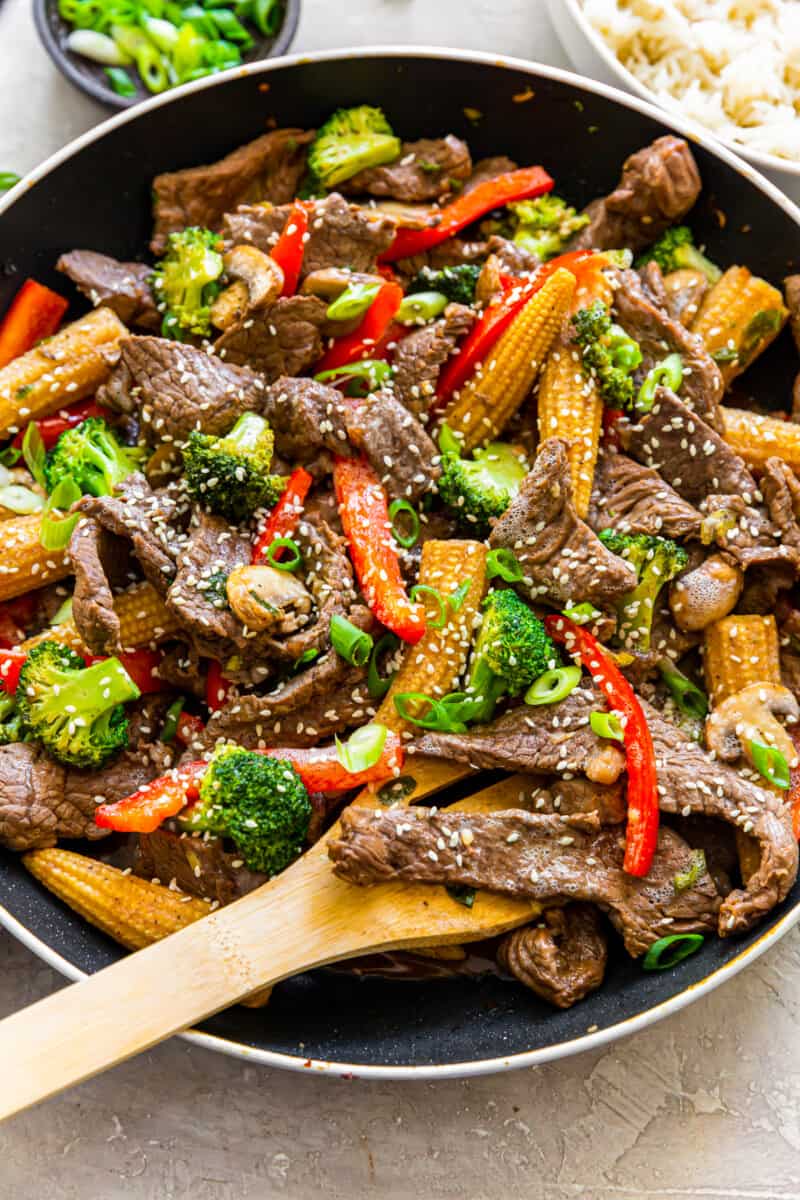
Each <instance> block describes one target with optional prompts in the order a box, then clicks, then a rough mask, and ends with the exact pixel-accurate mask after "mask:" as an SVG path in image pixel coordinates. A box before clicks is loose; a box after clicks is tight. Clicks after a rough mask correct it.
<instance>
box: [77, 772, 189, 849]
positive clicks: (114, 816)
mask: <svg viewBox="0 0 800 1200" xmlns="http://www.w3.org/2000/svg"><path fill="white" fill-rule="evenodd" d="M207 766H208V763H206V762H193V763H187V764H186V765H185V766H183V767H179V768H178V769H177V770H174V771H170V772H169V773H168V774H167V775H161V776H160V777H159V778H158V779H153V780H151V782H150V783H146V784H145V785H144V786H143V787H140V788H139V789H138V791H135V792H133V794H132V795H130V796H126V797H125V799H124V800H117V801H116V803H114V804H101V805H100V806H99V807H98V808H96V809H95V813H94V820H95V824H96V825H99V826H100V828H101V829H115V830H116V831H117V832H118V833H152V832H153V831H154V830H156V829H158V827H159V825H162V824H163V823H164V821H166V820H167V818H168V817H174V816H177V814H178V813H179V812H180V811H181V809H183V808H185V807H186V805H187V804H190V803H191V802H192V801H193V800H196V799H197V797H198V795H199V787H200V780H201V779H202V777H203V775H204V773H205V770H206V768H207Z"/></svg>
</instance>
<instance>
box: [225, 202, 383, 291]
mask: <svg viewBox="0 0 800 1200" xmlns="http://www.w3.org/2000/svg"><path fill="white" fill-rule="evenodd" d="M288 215H289V212H288V209H287V210H281V209H274V208H260V207H259V206H257V205H251V206H249V207H248V206H245V207H244V208H239V209H238V210H237V211H236V212H229V213H228V214H227V215H226V218H225V244H226V246H228V247H230V246H235V245H238V244H240V243H242V242H248V243H250V244H251V245H253V246H257V247H258V249H259V250H264V251H265V252H266V253H267V254H269V252H270V250H271V249H272V247H273V246H274V245H275V243H276V241H277V240H278V237H279V236H280V234H281V232H282V230H283V227H284V225H285V224H286V218H287V217H288ZM395 229H396V224H395V222H394V221H393V220H392V218H391V217H389V216H387V215H386V214H385V213H382V212H380V211H379V210H378V209H374V208H364V207H362V206H361V205H358V204H348V202H347V201H346V200H345V198H344V196H340V195H339V193H338V192H331V193H330V195H328V196H326V197H325V199H324V200H317V201H315V203H314V208H313V211H312V213H311V214H310V216H309V222H308V241H307V242H306V247H305V252H304V254H303V269H302V271H301V273H300V278H301V280H302V279H305V277H306V275H310V274H311V272H312V271H321V270H323V269H324V268H326V267H340V268H341V267H347V268H349V269H350V270H351V271H366V272H374V270H375V264H376V262H377V259H378V256H379V255H380V254H382V253H383V251H384V250H386V249H388V247H389V244H390V242H391V241H392V238H393V237H394V233H395Z"/></svg>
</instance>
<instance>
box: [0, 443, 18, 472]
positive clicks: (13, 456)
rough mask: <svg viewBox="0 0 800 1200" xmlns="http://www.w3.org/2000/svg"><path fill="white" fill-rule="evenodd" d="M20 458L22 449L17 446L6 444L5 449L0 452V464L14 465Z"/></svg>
mask: <svg viewBox="0 0 800 1200" xmlns="http://www.w3.org/2000/svg"><path fill="white" fill-rule="evenodd" d="M21 458H22V451H21V450H20V449H19V448H18V447H17V446H6V448H5V450H3V451H2V452H0V466H3V467H15V466H16V465H17V463H18V462H19V460H20V459H21Z"/></svg>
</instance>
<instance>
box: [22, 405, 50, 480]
mask: <svg viewBox="0 0 800 1200" xmlns="http://www.w3.org/2000/svg"><path fill="white" fill-rule="evenodd" d="M22 457H23V458H24V459H25V466H26V467H27V468H28V470H29V471H30V473H31V475H32V476H33V478H34V479H35V480H36V482H37V483H38V484H39V487H43V488H46V487H47V481H46V479H45V474H44V463H45V459H46V457H47V452H46V450H45V448H44V442H43V440H42V435H41V433H40V432H39V426H38V425H37V424H36V422H35V421H31V423H30V424H29V425H28V428H27V429H26V430H25V436H24V438H23V439H22Z"/></svg>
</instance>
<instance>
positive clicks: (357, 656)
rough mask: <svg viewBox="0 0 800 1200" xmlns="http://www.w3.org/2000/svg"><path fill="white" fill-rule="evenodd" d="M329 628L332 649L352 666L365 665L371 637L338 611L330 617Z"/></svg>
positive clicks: (369, 652) (370, 650)
mask: <svg viewBox="0 0 800 1200" xmlns="http://www.w3.org/2000/svg"><path fill="white" fill-rule="evenodd" d="M330 629H331V643H332V645H333V648H334V650H336V651H337V653H339V654H341V656H342V658H346V659H347V661H348V662H349V663H350V664H351V665H352V666H354V667H365V666H366V665H367V662H368V660H369V656H370V654H371V653H372V647H373V645H374V641H373V638H372V637H371V636H370V635H369V634H368V633H365V632H364V630H363V629H359V628H358V626H357V625H354V624H353V622H352V621H348V619H347V617H343V616H341V615H340V614H339V613H335V614H334V615H333V616H332V617H331V627H330Z"/></svg>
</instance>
